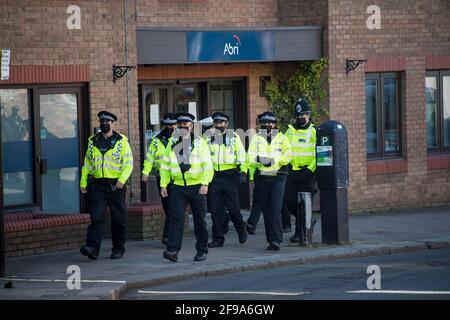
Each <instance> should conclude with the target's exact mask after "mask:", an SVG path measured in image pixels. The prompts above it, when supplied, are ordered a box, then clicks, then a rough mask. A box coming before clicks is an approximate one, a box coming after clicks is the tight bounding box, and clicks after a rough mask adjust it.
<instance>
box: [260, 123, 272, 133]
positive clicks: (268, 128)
mask: <svg viewBox="0 0 450 320" xmlns="http://www.w3.org/2000/svg"><path fill="white" fill-rule="evenodd" d="M261 130H266V131H267V133H270V132H271V131H272V127H269V126H267V125H266V124H262V125H261Z"/></svg>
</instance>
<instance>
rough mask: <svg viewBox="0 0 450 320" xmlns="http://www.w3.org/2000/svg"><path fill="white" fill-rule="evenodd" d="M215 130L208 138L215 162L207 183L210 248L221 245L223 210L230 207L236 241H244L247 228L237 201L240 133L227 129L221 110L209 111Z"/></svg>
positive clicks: (242, 163)
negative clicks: (210, 230)
mask: <svg viewBox="0 0 450 320" xmlns="http://www.w3.org/2000/svg"><path fill="white" fill-rule="evenodd" d="M212 118H213V121H214V131H213V132H214V133H213V135H211V136H210V139H209V141H208V145H209V148H210V150H211V157H212V162H213V166H214V179H213V181H212V182H211V184H210V186H209V192H208V197H209V206H210V207H209V210H210V212H211V218H212V222H213V226H212V230H213V240H212V242H210V243H209V244H208V247H210V248H217V247H223V244H224V242H225V237H224V227H225V210H224V206H223V203H225V206H226V207H227V208H228V210H229V214H230V217H231V220H232V221H233V224H234V227H235V228H236V231H237V233H238V236H239V243H241V244H243V243H245V242H246V241H247V232H246V231H245V223H244V220H243V218H242V214H241V208H240V202H239V181H240V173H244V174H245V173H246V171H247V169H246V165H245V161H246V153H245V148H244V146H243V145H242V142H241V139H240V137H239V136H238V135H237V134H236V133H234V132H233V131H232V130H228V129H227V128H228V122H229V120H230V118H229V116H228V115H226V114H225V113H223V112H215V113H213V115H212Z"/></svg>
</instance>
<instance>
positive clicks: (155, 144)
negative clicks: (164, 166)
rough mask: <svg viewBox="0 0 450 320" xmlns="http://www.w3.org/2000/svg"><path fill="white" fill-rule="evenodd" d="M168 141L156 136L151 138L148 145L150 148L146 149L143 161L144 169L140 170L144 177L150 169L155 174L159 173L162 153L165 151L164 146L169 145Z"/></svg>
mask: <svg viewBox="0 0 450 320" xmlns="http://www.w3.org/2000/svg"><path fill="white" fill-rule="evenodd" d="M169 140H170V138H169V139H167V138H165V137H163V136H161V135H160V134H158V135H157V136H156V137H154V138H153V140H152V142H151V143H150V147H149V148H148V151H147V154H146V155H145V160H144V169H143V170H142V174H143V175H144V176H148V175H149V174H150V172H151V171H152V169H154V170H155V171H156V172H159V170H160V167H161V161H162V157H163V155H164V152H165V151H166V146H167V144H168V143H169Z"/></svg>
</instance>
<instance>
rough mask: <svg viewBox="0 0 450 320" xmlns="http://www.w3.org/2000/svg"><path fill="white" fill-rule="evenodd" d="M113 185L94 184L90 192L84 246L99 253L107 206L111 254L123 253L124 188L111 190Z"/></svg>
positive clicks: (125, 228) (125, 220)
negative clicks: (109, 218) (89, 221)
mask: <svg viewBox="0 0 450 320" xmlns="http://www.w3.org/2000/svg"><path fill="white" fill-rule="evenodd" d="M114 186H115V184H111V183H103V182H95V183H94V184H93V185H92V187H91V190H90V211H91V213H90V215H91V224H90V225H89V227H88V231H87V237H86V245H88V246H90V247H93V248H94V249H95V250H96V252H97V254H98V253H99V252H100V247H101V244H102V238H103V231H104V230H105V214H106V210H107V208H108V206H109V208H110V210H111V236H112V243H113V248H112V251H113V252H122V253H123V252H125V241H126V237H127V206H126V202H125V199H126V188H125V187H124V188H123V189H116V190H113V187H114Z"/></svg>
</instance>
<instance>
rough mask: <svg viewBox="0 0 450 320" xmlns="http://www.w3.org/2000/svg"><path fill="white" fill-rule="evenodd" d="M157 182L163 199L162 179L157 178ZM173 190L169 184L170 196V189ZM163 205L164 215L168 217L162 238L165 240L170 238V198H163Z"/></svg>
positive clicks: (165, 219)
mask: <svg viewBox="0 0 450 320" xmlns="http://www.w3.org/2000/svg"><path fill="white" fill-rule="evenodd" d="M156 181H157V183H158V190H159V196H160V197H161V186H160V181H161V177H160V176H157V177H156ZM171 188H172V184H170V183H169V184H168V185H167V188H166V189H167V193H168V194H170V189H171ZM161 203H162V206H163V210H164V214H165V215H166V217H165V218H164V228H163V234H162V237H163V238H168V237H169V223H170V218H169V197H165V198H163V197H161Z"/></svg>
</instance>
